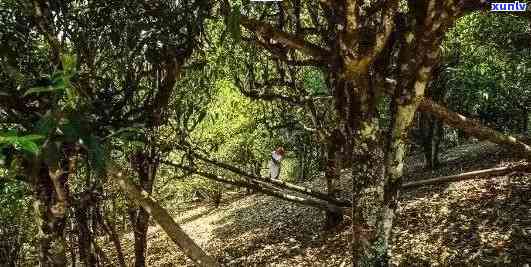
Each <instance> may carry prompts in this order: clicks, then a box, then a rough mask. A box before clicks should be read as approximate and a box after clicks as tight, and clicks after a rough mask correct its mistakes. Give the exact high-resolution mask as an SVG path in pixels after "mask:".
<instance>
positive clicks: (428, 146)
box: [419, 112, 444, 170]
mask: <svg viewBox="0 0 531 267" xmlns="http://www.w3.org/2000/svg"><path fill="white" fill-rule="evenodd" d="M419 116H420V121H421V125H420V127H421V138H422V149H423V152H424V158H425V159H426V168H427V169H429V170H433V169H436V168H438V167H439V164H440V163H439V147H440V143H441V140H442V138H443V130H444V129H443V126H442V122H441V121H440V120H438V119H437V118H435V117H434V116H432V115H431V114H427V113H425V112H421V113H420V114H419Z"/></svg>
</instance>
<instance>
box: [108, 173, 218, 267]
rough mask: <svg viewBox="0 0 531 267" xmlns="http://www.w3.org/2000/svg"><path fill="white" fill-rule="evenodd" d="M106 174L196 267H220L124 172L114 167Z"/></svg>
mask: <svg viewBox="0 0 531 267" xmlns="http://www.w3.org/2000/svg"><path fill="white" fill-rule="evenodd" d="M107 172H108V176H109V177H110V178H112V179H113V180H115V181H116V182H117V183H118V185H119V186H120V188H121V189H122V190H123V191H124V193H125V194H126V195H127V197H129V198H130V199H132V200H133V201H135V202H137V203H138V204H139V205H140V206H142V208H143V209H144V210H145V211H146V212H148V213H149V214H150V215H151V216H153V219H154V220H155V221H156V222H157V223H158V224H159V225H160V226H161V227H162V229H164V232H166V234H168V236H169V237H170V238H171V240H172V241H173V242H174V243H175V244H176V245H177V246H179V247H180V248H181V249H182V251H183V252H184V254H186V256H188V257H189V258H190V259H192V260H193V261H194V262H195V263H196V264H197V265H198V266H205V267H206V266H220V265H219V264H218V263H217V262H216V260H215V259H214V258H212V257H210V256H209V255H207V254H206V253H205V252H204V251H203V250H202V249H201V248H200V247H199V246H198V245H197V244H196V243H195V242H194V240H192V239H191V238H190V237H189V236H188V235H187V234H186V233H185V232H184V231H183V230H182V228H181V227H180V226H179V225H178V224H177V223H176V222H175V221H174V220H173V218H172V217H171V216H170V214H168V212H167V211H166V210H165V209H164V208H163V207H162V206H160V205H159V203H158V202H157V201H156V200H155V199H153V198H152V197H151V196H150V195H149V194H148V193H147V192H146V191H143V190H142V191H141V190H139V189H138V188H137V187H136V186H135V185H134V184H132V183H131V182H130V181H129V180H128V179H127V178H126V177H125V175H124V173H125V172H123V171H121V170H119V169H117V168H115V167H109V168H108V169H107Z"/></svg>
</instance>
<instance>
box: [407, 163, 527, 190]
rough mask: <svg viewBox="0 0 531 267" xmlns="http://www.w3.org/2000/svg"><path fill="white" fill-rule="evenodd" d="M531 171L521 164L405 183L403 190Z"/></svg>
mask: <svg viewBox="0 0 531 267" xmlns="http://www.w3.org/2000/svg"><path fill="white" fill-rule="evenodd" d="M522 171H531V164H520V165H516V166H510V167H499V168H491V169H485V170H479V171H473V172H465V173H460V174H456V175H449V176H442V177H437V178H433V179H427V180H421V181H416V182H410V183H405V184H403V185H402V189H410V188H416V187H420V186H425V185H434V184H441V183H450V182H457V181H463V180H469V179H477V178H488V177H492V176H500V175H505V174H508V173H512V172H522Z"/></svg>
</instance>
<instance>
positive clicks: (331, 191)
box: [325, 131, 344, 229]
mask: <svg viewBox="0 0 531 267" xmlns="http://www.w3.org/2000/svg"><path fill="white" fill-rule="evenodd" d="M343 145H344V142H343V140H342V138H341V134H340V133H338V132H335V131H334V132H333V133H332V134H331V135H330V136H329V139H328V140H327V144H326V146H327V152H326V169H325V179H326V188H327V193H328V196H329V197H330V199H336V197H337V195H336V194H337V190H338V189H337V183H338V181H339V178H340V177H339V175H340V170H341V156H340V155H339V154H340V152H341V147H342V146H343ZM341 221H343V212H342V211H341V212H332V211H327V212H326V222H325V228H326V229H331V228H333V227H335V226H336V225H338V224H339V223H341Z"/></svg>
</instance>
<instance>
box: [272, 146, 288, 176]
mask: <svg viewBox="0 0 531 267" xmlns="http://www.w3.org/2000/svg"><path fill="white" fill-rule="evenodd" d="M283 156H284V148H283V147H281V146H279V147H277V149H275V150H274V151H273V152H272V153H271V161H270V162H269V177H270V178H271V179H276V180H278V178H279V176H280V161H281V160H282V157H283Z"/></svg>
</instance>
